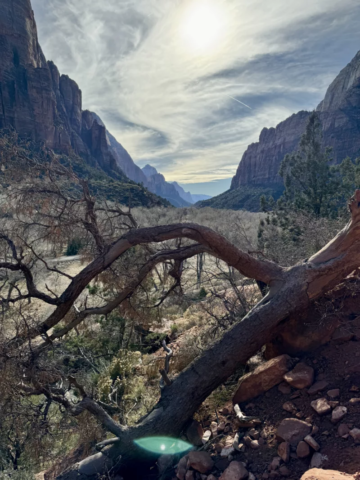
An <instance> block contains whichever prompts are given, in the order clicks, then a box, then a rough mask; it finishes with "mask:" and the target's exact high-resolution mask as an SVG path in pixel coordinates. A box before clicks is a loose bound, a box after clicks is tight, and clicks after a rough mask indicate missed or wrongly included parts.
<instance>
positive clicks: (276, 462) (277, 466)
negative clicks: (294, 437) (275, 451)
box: [269, 457, 281, 470]
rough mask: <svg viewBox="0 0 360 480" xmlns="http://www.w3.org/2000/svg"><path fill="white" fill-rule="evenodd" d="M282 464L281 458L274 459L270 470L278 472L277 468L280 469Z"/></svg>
mask: <svg viewBox="0 0 360 480" xmlns="http://www.w3.org/2000/svg"><path fill="white" fill-rule="evenodd" d="M280 463H281V458H280V457H274V458H273V459H272V462H271V463H270V465H269V470H276V469H277V468H279V467H280Z"/></svg>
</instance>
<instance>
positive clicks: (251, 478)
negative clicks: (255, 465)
mask: <svg viewBox="0 0 360 480" xmlns="http://www.w3.org/2000/svg"><path fill="white" fill-rule="evenodd" d="M248 480H256V477H255V475H254V474H253V473H251V472H250V473H249V477H248Z"/></svg>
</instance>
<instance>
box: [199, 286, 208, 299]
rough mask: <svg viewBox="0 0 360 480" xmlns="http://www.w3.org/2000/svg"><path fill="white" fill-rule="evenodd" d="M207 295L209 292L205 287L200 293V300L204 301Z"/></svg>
mask: <svg viewBox="0 0 360 480" xmlns="http://www.w3.org/2000/svg"><path fill="white" fill-rule="evenodd" d="M206 295H207V291H206V290H205V288H204V287H201V289H200V292H199V298H200V300H203V299H204V298H205V297H206Z"/></svg>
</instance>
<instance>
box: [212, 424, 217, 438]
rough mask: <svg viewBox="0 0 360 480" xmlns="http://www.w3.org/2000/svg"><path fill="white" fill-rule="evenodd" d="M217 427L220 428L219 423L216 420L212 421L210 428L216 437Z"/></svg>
mask: <svg viewBox="0 0 360 480" xmlns="http://www.w3.org/2000/svg"><path fill="white" fill-rule="evenodd" d="M217 428H218V424H217V423H216V422H211V424H210V430H211V433H212V435H213V437H216V435H217Z"/></svg>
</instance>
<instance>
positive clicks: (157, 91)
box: [33, 0, 360, 183]
mask: <svg viewBox="0 0 360 480" xmlns="http://www.w3.org/2000/svg"><path fill="white" fill-rule="evenodd" d="M200 3H201V5H202V8H216V9H217V11H219V12H221V14H222V21H223V22H224V28H223V33H222V36H220V37H219V38H218V39H217V41H216V44H215V45H212V46H211V48H209V49H208V50H204V51H202V52H198V51H197V50H196V48H192V47H191V45H189V44H188V43H187V42H186V41H185V40H184V38H183V36H182V34H181V32H182V27H183V22H184V21H186V20H185V19H186V15H188V12H189V11H190V12H191V9H192V8H195V6H196V5H198V4H200ZM204 6H205V7H204ZM33 7H34V10H35V15H36V18H37V23H38V30H39V36H40V41H41V44H42V46H43V49H44V52H45V55H46V56H47V58H49V59H52V60H54V62H55V63H56V64H57V65H58V67H59V69H60V71H61V72H62V73H67V74H68V75H70V76H71V77H72V78H74V79H75V80H76V81H77V82H78V83H79V85H80V87H81V89H82V91H83V104H84V108H89V109H91V110H94V111H96V112H97V113H98V114H99V115H100V116H101V117H102V119H103V121H104V122H105V123H106V125H107V127H108V128H109V130H110V131H111V132H112V133H113V134H114V135H115V136H116V137H117V139H118V140H119V141H120V142H121V143H122V144H123V145H124V147H125V148H126V149H127V150H128V151H129V152H130V154H131V155H132V157H133V158H134V160H135V161H136V162H137V163H138V164H139V165H144V164H145V163H151V164H153V165H154V166H155V167H156V168H158V170H159V171H161V172H162V173H164V174H165V176H166V178H167V179H169V180H178V181H180V182H182V183H195V182H208V181H212V180H214V179H221V178H223V179H224V178H228V177H230V176H232V175H233V174H234V173H235V170H236V168H237V165H238V163H239V161H240V159H241V156H242V153H243V152H244V150H245V149H246V147H247V145H248V144H249V143H251V142H253V141H256V140H257V139H258V136H259V133H260V131H261V129H262V128H263V127H270V126H275V125H276V124H277V123H278V122H279V121H281V120H283V119H285V118H286V117H287V116H289V115H290V114H291V113H293V112H295V111H297V110H302V109H312V108H314V107H315V106H316V105H317V103H319V102H320V100H321V99H322V97H323V95H324V93H325V89H326V87H327V85H328V84H329V82H330V81H331V80H332V79H333V78H334V77H335V75H336V74H337V73H338V71H339V70H340V69H341V68H342V67H344V66H345V65H346V63H347V62H349V61H350V60H351V58H352V57H353V56H354V55H355V53H356V52H357V50H358V49H360V42H359V36H358V25H359V21H360V5H359V2H358V0H342V1H341V2H339V1H338V0H317V1H314V0H291V1H289V0H272V1H271V2H265V1H263V0H252V1H250V0H244V1H241V2H239V1H238V0H182V1H181V0H108V1H107V2H91V1H90V0H47V1H46V2H45V1H44V0H33ZM189 9H190V10H189ZM201 28H202V26H201V25H199V32H201ZM235 100H236V101H235Z"/></svg>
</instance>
